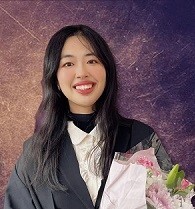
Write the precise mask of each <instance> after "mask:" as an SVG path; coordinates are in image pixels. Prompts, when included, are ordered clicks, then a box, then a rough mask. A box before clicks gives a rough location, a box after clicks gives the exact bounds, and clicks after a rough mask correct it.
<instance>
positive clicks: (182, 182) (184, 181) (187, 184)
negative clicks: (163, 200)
mask: <svg viewBox="0 0 195 209" xmlns="http://www.w3.org/2000/svg"><path fill="white" fill-rule="evenodd" d="M189 185H190V182H189V181H188V180H187V179H183V180H182V181H181V186H180V189H186V188H187V187H188V186H189Z"/></svg>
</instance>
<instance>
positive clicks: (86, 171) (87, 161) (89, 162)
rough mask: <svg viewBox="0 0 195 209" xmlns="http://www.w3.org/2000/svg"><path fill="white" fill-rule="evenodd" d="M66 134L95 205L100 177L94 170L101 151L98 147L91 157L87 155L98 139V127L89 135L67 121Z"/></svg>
mask: <svg viewBox="0 0 195 209" xmlns="http://www.w3.org/2000/svg"><path fill="white" fill-rule="evenodd" d="M68 132H69V135H70V138H71V141H72V144H73V147H74V150H75V153H76V156H77V160H78V163H79V168H80V174H81V176H82V178H83V180H84V181H85V183H86V185H87V188H88V191H89V194H90V196H91V199H92V201H93V204H94V205H95V202H96V199H97V194H98V190H99V188H100V185H101V180H102V177H101V176H97V175H96V174H95V170H94V169H95V168H97V164H96V163H97V162H98V160H99V158H100V154H101V149H100V147H98V148H97V149H96V151H95V152H93V154H92V155H89V153H91V150H92V149H93V148H94V147H95V146H96V145H97V143H98V141H99V139H100V135H99V131H98V126H95V127H94V129H93V130H92V131H91V132H90V133H86V132H84V131H82V130H81V129H79V128H78V127H77V126H75V125H74V123H73V122H72V121H69V122H68Z"/></svg>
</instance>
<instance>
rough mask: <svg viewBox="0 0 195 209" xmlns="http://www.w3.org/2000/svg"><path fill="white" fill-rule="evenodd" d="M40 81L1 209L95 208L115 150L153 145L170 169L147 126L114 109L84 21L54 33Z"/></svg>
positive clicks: (102, 62)
mask: <svg viewBox="0 0 195 209" xmlns="http://www.w3.org/2000/svg"><path fill="white" fill-rule="evenodd" d="M42 86H43V99H42V102H41V105H40V107H39V110H38V112H37V115H36V125H35V131H34V134H33V135H32V137H31V138H30V139H29V140H27V141H26V142H25V143H24V151H23V154H22V156H21V157H20V159H19V161H18V162H17V164H16V166H15V170H14V171H13V172H12V175H11V178H10V181H9V184H8V188H7V191H6V194H5V206H4V209H10V208H13V209H27V208H28V209H31V208H32V209H35V208H36V209H54V208H58V209H59V208H61V209H69V208H73V209H84V208H88V209H92V208H98V207H99V205H100V201H101V195H102V192H103V190H104V185H105V182H106V179H107V176H108V173H109V168H110V165H111V162H112V160H113V157H114V153H115V152H122V153H125V152H127V151H129V150H130V151H131V152H135V151H137V150H138V149H146V148H149V147H151V146H153V147H154V148H155V151H156V156H157V158H158V160H159V164H160V165H161V168H163V169H165V170H166V169H169V168H170V165H171V163H170V160H169V158H168V156H167V154H166V152H165V150H164V149H163V147H162V145H161V143H160V141H159V140H158V138H157V137H156V135H155V133H154V131H153V129H152V128H150V127H149V126H147V125H145V124H143V123H141V122H138V121H135V120H131V119H125V118H122V117H121V116H120V115H119V113H118V111H117V107H116V93H117V75H116V66H115V61H114V58H113V55H112V53H111V51H110V49H109V47H108V45H107V43H106V42H105V41H104V39H103V38H102V37H101V36H100V35H99V34H98V33H97V32H95V31H94V30H92V29H91V28H89V27H88V26H84V25H73V26H67V27H64V28H62V29H61V30H59V31H58V32H57V33H56V34H54V35H53V37H52V38H51V40H50V41H49V44H48V46H47V49H46V53H45V59H44V70H43V79H42Z"/></svg>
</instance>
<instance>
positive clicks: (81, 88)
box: [73, 83, 95, 95]
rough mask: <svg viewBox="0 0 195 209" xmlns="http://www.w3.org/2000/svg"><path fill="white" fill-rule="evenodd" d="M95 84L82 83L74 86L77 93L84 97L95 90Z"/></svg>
mask: <svg viewBox="0 0 195 209" xmlns="http://www.w3.org/2000/svg"><path fill="white" fill-rule="evenodd" d="M94 86H95V83H83V84H82V83H81V84H77V85H75V86H73V88H74V89H75V90H76V91H77V93H79V94H82V95H89V94H91V93H92V92H93V90H94Z"/></svg>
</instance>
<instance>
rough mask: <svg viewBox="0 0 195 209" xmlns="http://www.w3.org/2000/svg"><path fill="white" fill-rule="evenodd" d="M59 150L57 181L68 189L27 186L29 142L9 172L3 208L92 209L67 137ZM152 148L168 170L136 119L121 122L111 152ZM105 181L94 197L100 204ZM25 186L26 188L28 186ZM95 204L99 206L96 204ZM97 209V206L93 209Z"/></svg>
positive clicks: (151, 137) (160, 151)
mask: <svg viewBox="0 0 195 209" xmlns="http://www.w3.org/2000/svg"><path fill="white" fill-rule="evenodd" d="M64 142H65V143H64V145H63V149H62V150H63V151H62V153H61V154H60V164H59V169H60V176H59V178H60V181H61V183H62V184H64V185H66V186H67V187H68V191H67V192H62V191H53V190H51V189H50V188H49V187H47V186H46V185H42V186H40V187H39V188H38V189H37V190H35V189H34V187H33V186H32V185H30V181H31V179H32V173H33V171H32V169H33V168H32V167H33V160H32V162H29V164H30V165H31V166H29V170H28V171H27V173H26V172H25V173H24V172H23V169H22V166H23V164H24V163H23V161H24V159H25V151H26V150H27V147H28V144H29V141H27V142H26V143H25V146H24V151H23V154H22V156H21V157H20V159H19V160H18V162H17V164H16V166H15V169H14V170H13V172H12V174H11V177H10V180H9V183H8V186H7V190H6V193H5V204H4V209H94V208H95V207H94V205H93V203H92V200H91V198H90V194H89V192H88V190H87V186H86V184H85V182H84V180H83V179H82V177H81V175H80V171H79V164H78V161H77V158H76V155H75V151H74V148H73V146H72V143H71V140H70V138H67V139H65V140H64ZM149 147H154V148H155V154H156V156H157V159H158V161H159V164H160V166H161V168H162V169H164V170H168V169H170V168H171V162H170V159H169V158H168V156H167V154H166V152H165V150H164V148H163V147H162V145H161V143H160V140H159V139H158V138H157V136H156V135H155V133H154V131H153V129H152V128H150V127H149V126H147V125H145V124H143V123H141V122H138V121H136V120H130V119H123V120H122V121H121V122H120V125H119V129H118V135H117V141H116V146H115V152H122V153H124V152H126V151H128V150H129V149H131V150H132V151H134V152H136V151H137V150H138V149H147V148H149ZM104 184H105V181H102V186H101V187H100V191H99V194H98V201H97V203H100V200H101V195H102V192H103V189H104ZM26 185H29V186H28V187H27V186H26ZM97 205H99V204H97ZM96 208H98V206H97V207H96Z"/></svg>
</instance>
